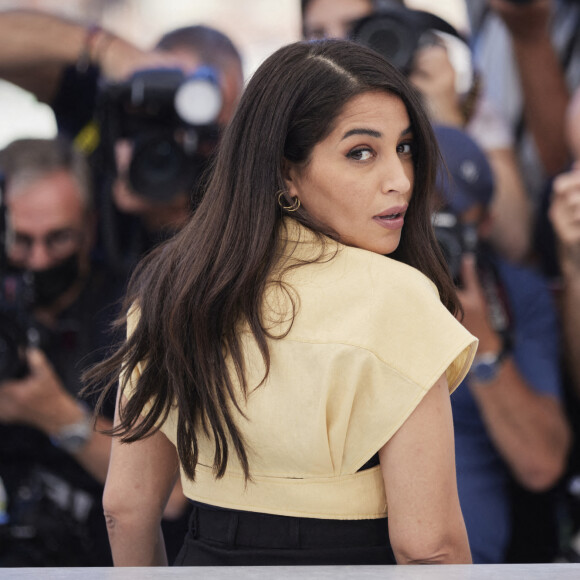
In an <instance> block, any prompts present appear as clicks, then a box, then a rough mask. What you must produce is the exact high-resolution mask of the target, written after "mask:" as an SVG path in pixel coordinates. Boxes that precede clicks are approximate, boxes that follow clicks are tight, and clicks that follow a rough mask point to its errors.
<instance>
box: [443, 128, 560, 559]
mask: <svg viewBox="0 0 580 580" xmlns="http://www.w3.org/2000/svg"><path fill="white" fill-rule="evenodd" d="M435 131H436V135H437V138H438V141H439V145H440V148H441V152H442V155H443V158H444V160H445V163H446V165H447V167H448V169H449V175H446V174H445V172H443V173H441V175H440V178H439V184H438V191H439V193H440V195H441V197H442V202H443V204H444V208H445V210H446V213H443V214H439V215H437V214H436V218H435V225H436V229H438V232H439V233H438V236H439V238H440V239H449V234H450V231H449V228H442V226H441V222H442V220H443V218H444V217H445V216H446V217H447V219H449V218H450V217H451V218H456V221H457V222H458V225H457V228H458V229H457V230H456V231H457V232H458V233H456V234H455V235H453V236H452V239H454V240H455V243H454V244H451V245H450V244H442V245H443V247H444V248H445V247H448V248H452V249H453V251H450V252H449V251H448V252H447V253H448V255H449V256H450V257H451V259H450V260H449V263H450V265H451V266H452V268H451V269H452V270H454V274H455V275H456V277H458V278H459V279H460V280H459V283H460V289H459V290H458V295H459V298H460V301H461V303H462V306H463V310H464V318H463V324H464V325H465V327H466V328H467V329H468V330H469V331H470V332H472V333H473V334H474V335H475V336H477V337H478V338H479V341H480V342H479V349H478V354H477V356H476V360H475V361H474V364H473V366H472V368H471V371H470V373H469V375H468V377H467V379H466V385H465V386H464V388H462V389H459V390H458V391H457V393H455V394H454V396H453V397H452V399H451V401H452V408H453V417H454V427H455V441H456V462H457V477H458V488H459V496H460V500H461V507H462V511H463V514H464V517H465V522H466V526H467V530H468V535H469V539H470V545H471V550H472V555H473V559H474V562H480V563H502V562H506V561H514V560H520V561H522V560H523V561H527V562H546V561H551V560H552V559H553V558H554V557H555V555H556V553H557V551H558V545H557V541H558V537H557V535H558V530H557V525H558V522H557V521H556V515H555V509H554V505H553V503H552V502H551V500H552V499H553V498H552V495H551V494H550V493H547V492H548V491H549V490H551V489H552V488H553V486H554V485H555V484H556V483H558V481H559V479H560V478H561V476H562V475H563V471H564V469H565V465H566V457H567V453H568V450H569V446H570V433H569V428H568V425H567V422H566V419H565V415H564V411H563V405H562V401H561V379H560V369H559V349H558V346H557V345H558V338H559V336H558V335H559V329H558V325H557V319H556V311H555V307H554V304H553V302H552V300H551V296H550V293H549V290H548V288H547V284H546V282H545V281H544V280H543V279H542V278H541V277H540V276H539V275H538V274H536V273H535V272H534V271H532V270H530V269H526V268H522V267H516V266H514V265H511V264H509V263H508V262H506V261H505V260H502V259H501V258H500V257H499V256H498V255H497V254H496V253H495V252H494V251H493V249H492V248H491V247H490V246H489V245H488V244H487V243H486V242H487V234H488V231H489V216H488V213H487V212H488V206H489V202H490V199H491V195H492V176H491V172H490V169H489V166H488V164H487V160H486V158H485V155H484V154H483V153H482V151H481V150H480V149H479V148H478V147H477V146H476V144H475V143H474V142H473V141H472V140H471V139H470V138H469V137H468V136H467V135H466V134H465V133H462V132H461V131H459V130H457V129H453V128H449V127H436V130H435ZM452 223H453V220H452ZM438 224H439V225H438ZM442 230H443V235H442ZM457 248H459V250H457ZM462 248H463V250H462ZM518 488H521V491H519V493H514V492H515V490H517V489H518ZM528 496H531V497H532V498H535V499H536V500H538V501H536V502H535V503H533V504H530V505H531V506H532V507H531V508H530V507H529V506H526V503H525V500H526V499H527V498H528ZM526 508H527V511H524V510H526ZM522 532H523V533H524V539H525V541H526V542H527V543H526V544H525V545H524V546H523V547H522V546H521V545H519V542H520V540H521V539H522Z"/></svg>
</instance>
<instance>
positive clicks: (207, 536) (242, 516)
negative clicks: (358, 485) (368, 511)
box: [174, 502, 396, 566]
mask: <svg viewBox="0 0 580 580" xmlns="http://www.w3.org/2000/svg"><path fill="white" fill-rule="evenodd" d="M395 563H396V562H395V557H394V555H393V552H392V550H391V546H390V543H389V531H388V525H387V519H386V518H383V519H378V520H322V519H315V518H295V517H288V516H275V515H270V514H261V513H255V512H245V511H237V510H226V509H222V508H215V507H212V506H207V505H204V504H199V503H197V502H196V503H194V504H193V511H192V513H191V517H190V521H189V531H188V533H187V536H186V538H185V541H184V544H183V547H182V548H181V551H180V552H179V555H178V556H177V559H176V560H175V564H174V565H175V566H299V565H308V566H313V565H340V564H359V565H360V564H395Z"/></svg>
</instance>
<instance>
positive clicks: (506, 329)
mask: <svg viewBox="0 0 580 580" xmlns="http://www.w3.org/2000/svg"><path fill="white" fill-rule="evenodd" d="M431 221H432V224H433V229H434V231H435V238H436V239H437V242H438V243H439V247H440V248H441V251H442V252H443V256H444V257H445V261H446V262H447V266H448V268H449V273H450V275H451V277H452V278H453V281H454V283H455V285H456V286H457V287H458V288H463V282H462V279H461V262H462V259H463V256H464V255H465V254H466V253H471V254H473V255H474V256H475V261H476V269H477V276H478V279H479V282H480V284H481V287H482V289H483V293H484V295H485V299H486V303H487V313H488V316H489V321H490V323H491V325H492V327H493V328H494V330H495V331H496V332H497V333H498V334H499V335H500V336H501V337H502V340H503V342H504V347H505V348H508V349H509V348H511V345H512V343H513V336H512V332H513V315H512V312H511V306H510V303H509V298H508V294H507V290H506V288H505V287H504V284H503V282H502V280H501V276H500V275H499V272H498V270H497V266H496V262H495V260H494V258H493V251H492V250H491V249H490V248H489V246H488V245H487V244H486V243H485V242H482V241H481V240H479V239H478V235H477V230H476V225H475V224H462V223H461V222H460V221H459V219H458V217H457V216H456V215H455V214H454V213H452V212H451V211H447V210H443V211H439V212H434V213H433V214H432V216H431Z"/></svg>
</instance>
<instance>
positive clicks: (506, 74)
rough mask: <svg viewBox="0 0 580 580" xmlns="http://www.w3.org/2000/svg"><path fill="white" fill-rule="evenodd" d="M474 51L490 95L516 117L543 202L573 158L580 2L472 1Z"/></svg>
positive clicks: (532, 186)
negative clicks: (568, 117) (571, 109)
mask: <svg viewBox="0 0 580 580" xmlns="http://www.w3.org/2000/svg"><path fill="white" fill-rule="evenodd" d="M466 5H467V9H468V13H469V16H470V22H471V28H472V35H473V46H474V55H475V59H476V62H477V65H478V67H479V68H480V69H481V70H482V72H483V74H484V75H485V79H486V83H485V86H484V91H485V95H486V97H487V98H488V99H489V100H490V101H491V102H492V103H493V104H494V106H495V107H496V108H497V109H498V110H499V111H500V112H501V114H502V116H503V117H504V119H506V121H507V122H508V125H509V129H510V131H511V133H512V135H513V137H514V140H515V148H516V151H517V156H518V161H519V163H520V165H521V167H522V175H523V176H524V179H525V183H526V189H527V192H528V195H529V196H530V199H531V201H532V203H533V204H534V205H535V206H536V207H537V206H538V205H539V201H540V196H541V194H542V193H543V191H544V188H545V186H546V182H547V180H548V179H549V178H550V177H554V176H555V175H556V174H557V173H559V172H561V171H563V170H564V169H565V168H566V167H567V165H568V164H569V162H570V153H569V150H568V148H567V146H566V142H565V140H564V132H565V114H566V108H567V106H568V103H569V99H570V91H574V90H575V88H576V87H578V86H580V35H579V34H578V30H579V26H580V3H579V2H578V1H577V0H472V1H470V2H467V3H466Z"/></svg>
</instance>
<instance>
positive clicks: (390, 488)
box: [379, 376, 471, 564]
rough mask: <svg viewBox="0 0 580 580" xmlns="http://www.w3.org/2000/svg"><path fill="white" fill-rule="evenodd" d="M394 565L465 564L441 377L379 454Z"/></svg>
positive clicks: (464, 537) (444, 386)
mask: <svg viewBox="0 0 580 580" xmlns="http://www.w3.org/2000/svg"><path fill="white" fill-rule="evenodd" d="M379 457H380V461H381V468H382V472H383V478H384V482H385V491H386V494H387V503H388V518H389V536H390V541H391V546H392V548H393V552H394V554H395V557H396V559H397V563H399V564H469V563H471V552H470V550H469V543H468V539H467V532H466V530H465V524H464V522H463V515H462V513H461V508H460V505H459V497H458V495H457V479H456V474H455V447H454V438H453V420H452V416H451V403H450V401H449V390H448V387H447V380H446V379H445V376H442V377H441V378H440V379H439V380H438V381H437V382H436V383H435V385H434V386H433V387H432V388H431V389H430V390H429V392H428V393H427V394H426V395H425V397H424V398H423V400H422V401H421V402H420V403H419V405H418V406H417V408H416V409H415V410H414V411H413V413H412V414H411V415H410V417H409V418H408V419H407V420H406V421H405V423H403V425H402V426H401V428H400V429H399V430H398V431H397V433H396V434H395V435H394V436H393V437H392V438H391V440H390V441H389V442H388V443H387V444H386V445H384V447H383V448H382V449H381V450H380V452H379Z"/></svg>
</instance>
